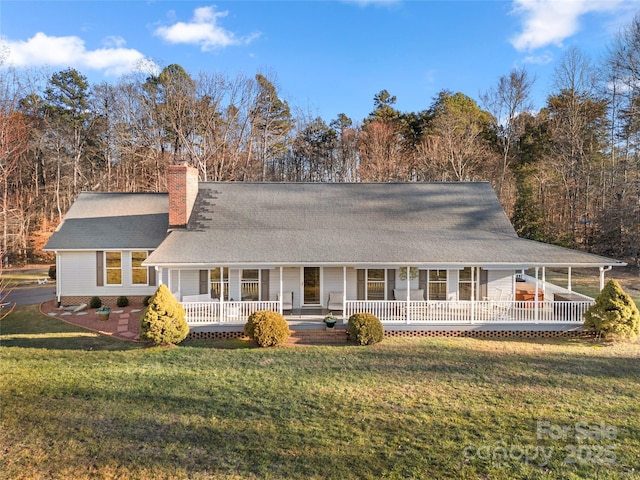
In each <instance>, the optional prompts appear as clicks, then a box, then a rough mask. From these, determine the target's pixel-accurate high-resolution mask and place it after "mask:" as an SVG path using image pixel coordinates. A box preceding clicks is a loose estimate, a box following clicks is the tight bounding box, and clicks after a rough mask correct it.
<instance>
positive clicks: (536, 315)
mask: <svg viewBox="0 0 640 480" xmlns="http://www.w3.org/2000/svg"><path fill="white" fill-rule="evenodd" d="M592 304H593V301H592V300H584V301H574V302H552V301H542V302H531V301H526V302H523V301H479V302H470V301H434V302H426V301H412V302H409V303H407V302H404V301H391V302H386V301H366V300H347V304H346V310H345V318H349V317H350V316H351V315H353V314H354V313H372V314H373V315H375V316H376V317H378V318H379V319H380V321H381V322H383V323H387V324H398V323H405V324H406V323H410V324H429V323H435V324H437V323H583V322H584V318H583V315H584V313H585V312H586V310H587V308H589V306H591V305H592ZM407 307H408V308H407Z"/></svg>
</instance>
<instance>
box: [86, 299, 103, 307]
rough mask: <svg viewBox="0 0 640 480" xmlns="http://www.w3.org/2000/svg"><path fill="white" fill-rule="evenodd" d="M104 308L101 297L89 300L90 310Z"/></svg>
mask: <svg viewBox="0 0 640 480" xmlns="http://www.w3.org/2000/svg"><path fill="white" fill-rule="evenodd" d="M101 306H102V300H100V297H91V300H89V308H100V307H101Z"/></svg>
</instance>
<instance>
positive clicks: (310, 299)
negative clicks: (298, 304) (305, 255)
mask: <svg viewBox="0 0 640 480" xmlns="http://www.w3.org/2000/svg"><path fill="white" fill-rule="evenodd" d="M302 276H303V289H302V291H303V296H304V297H303V299H302V301H303V304H304V305H320V267H304V271H303V274H302Z"/></svg>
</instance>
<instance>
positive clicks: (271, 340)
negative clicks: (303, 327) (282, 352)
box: [244, 310, 291, 347]
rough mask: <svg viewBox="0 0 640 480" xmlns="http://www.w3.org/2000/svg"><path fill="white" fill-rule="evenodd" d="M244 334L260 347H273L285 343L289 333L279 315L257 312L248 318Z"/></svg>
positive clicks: (287, 326) (269, 311)
mask: <svg viewBox="0 0 640 480" xmlns="http://www.w3.org/2000/svg"><path fill="white" fill-rule="evenodd" d="M244 334H245V335H246V336H247V337H249V338H251V339H252V340H254V341H255V342H256V343H257V344H258V345H260V346H261V347H275V346H278V345H282V344H283V343H284V342H286V341H287V339H288V338H289V335H291V331H290V330H289V324H288V323H287V321H286V320H285V318H284V316H283V315H281V314H280V313H278V312H272V311H271V310H258V311H257V312H254V313H252V314H251V315H250V316H249V319H248V320H247V323H246V324H245V326H244Z"/></svg>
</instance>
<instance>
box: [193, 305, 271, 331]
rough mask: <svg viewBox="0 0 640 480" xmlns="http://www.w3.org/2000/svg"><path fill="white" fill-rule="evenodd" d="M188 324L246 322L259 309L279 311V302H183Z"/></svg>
mask: <svg viewBox="0 0 640 480" xmlns="http://www.w3.org/2000/svg"><path fill="white" fill-rule="evenodd" d="M182 306H183V307H184V310H185V312H186V314H187V324H189V325H194V326H195V325H208V324H245V323H247V320H248V318H249V315H251V314H252V313H253V312H256V311H258V310H273V311H274V312H277V311H278V308H279V302H276V301H258V302H183V303H182Z"/></svg>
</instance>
